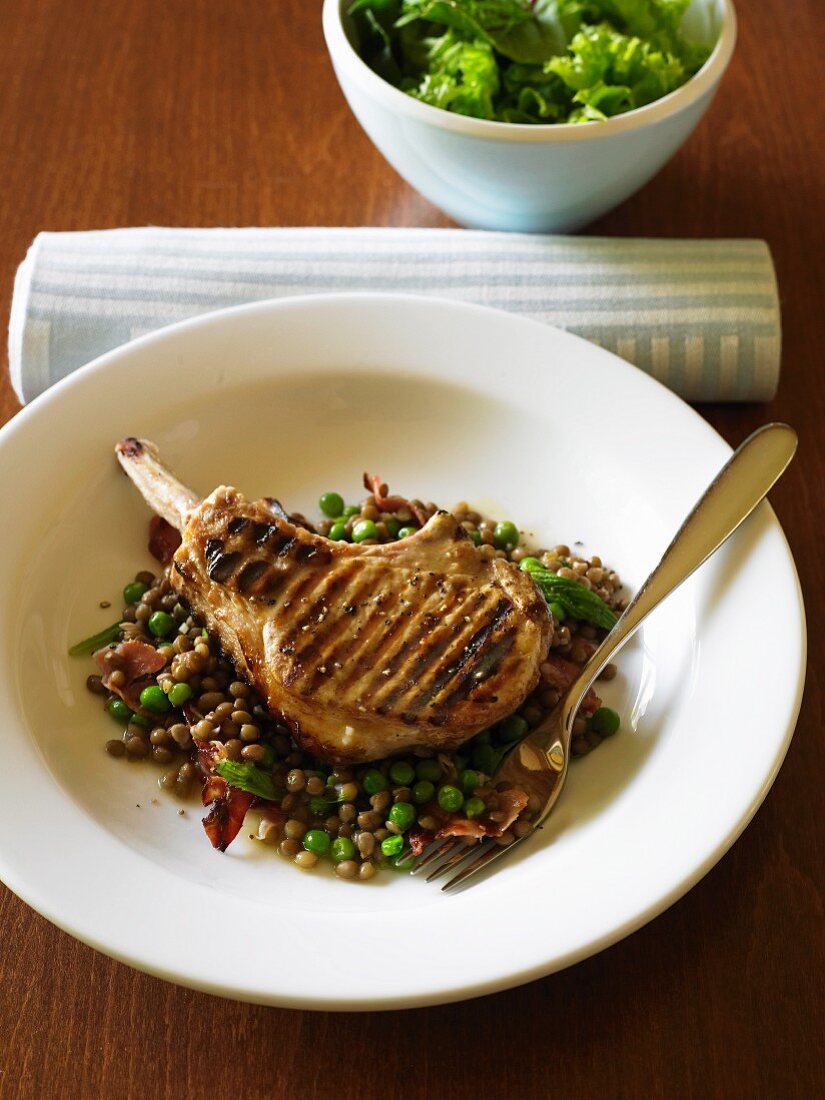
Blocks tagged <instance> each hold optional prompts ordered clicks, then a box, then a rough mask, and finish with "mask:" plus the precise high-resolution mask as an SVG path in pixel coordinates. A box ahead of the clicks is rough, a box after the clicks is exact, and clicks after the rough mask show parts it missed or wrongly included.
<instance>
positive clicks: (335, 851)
mask: <svg viewBox="0 0 825 1100" xmlns="http://www.w3.org/2000/svg"><path fill="white" fill-rule="evenodd" d="M324 835H325V836H326V833H325V834H324ZM354 858H355V845H354V844H353V843H352V841H351V840H350V838H349V837H348V836H339V837H337V838H336V839H335V840H333V842H332V859H333V861H334V862H335V863H343V862H344V860H345V859H354Z"/></svg>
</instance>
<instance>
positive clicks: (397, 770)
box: [390, 760, 415, 787]
mask: <svg viewBox="0 0 825 1100" xmlns="http://www.w3.org/2000/svg"><path fill="white" fill-rule="evenodd" d="M390 779H391V780H392V781H393V783H395V785H396V786H398V787H407V786H409V784H410V783H412V781H413V779H415V768H414V767H413V766H412V764H408V763H407V762H406V760H396V762H395V763H394V764H393V765H392V767H391V768H390Z"/></svg>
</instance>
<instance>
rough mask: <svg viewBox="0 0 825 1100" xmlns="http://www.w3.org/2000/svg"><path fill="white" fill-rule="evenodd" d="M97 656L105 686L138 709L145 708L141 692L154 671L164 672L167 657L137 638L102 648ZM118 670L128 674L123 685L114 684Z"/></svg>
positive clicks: (134, 708) (95, 657)
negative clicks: (114, 675) (113, 677)
mask: <svg viewBox="0 0 825 1100" xmlns="http://www.w3.org/2000/svg"><path fill="white" fill-rule="evenodd" d="M94 659H95V661H96V662H97V667H98V668H99V669H100V673H101V678H102V680H103V686H104V687H105V688H107V689H108V690H109V691H113V692H114V693H115V694H116V695H119V696H120V698H121V699H122V700H123V702H124V703H126V705H127V706H128V707H130V708H131V709H132V710H134V711H140V710H141V706H140V693H141V691H143V689H144V688H145V687H146V686H147V684H149V683H150V682H151V679H152V675H153V673H155V672H160V670H161V669H162V668H163V666H164V665H165V664H166V658H165V657H164V656H163V654H162V653H158V651H157V650H156V649H155V647H154V646H152V645H149V644H148V643H147V642H141V641H140V640H139V639H134V638H132V639H129V640H127V641H124V642H118V644H117V645H113V646H107V647H106V648H105V649H99V650H98V651H97V653H95V654H94ZM114 672H122V673H123V675H124V676H125V677H126V679H125V682H124V683H123V684H120V685H117V684H113V683H112V673H114Z"/></svg>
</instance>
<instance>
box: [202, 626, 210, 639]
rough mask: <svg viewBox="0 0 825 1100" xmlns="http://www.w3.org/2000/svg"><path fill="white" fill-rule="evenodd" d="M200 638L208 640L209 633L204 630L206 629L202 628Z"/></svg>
mask: <svg viewBox="0 0 825 1100" xmlns="http://www.w3.org/2000/svg"><path fill="white" fill-rule="evenodd" d="M201 637H202V638H208V637H209V631H208V630H207V629H206V627H204V628H203V630H202V631H201Z"/></svg>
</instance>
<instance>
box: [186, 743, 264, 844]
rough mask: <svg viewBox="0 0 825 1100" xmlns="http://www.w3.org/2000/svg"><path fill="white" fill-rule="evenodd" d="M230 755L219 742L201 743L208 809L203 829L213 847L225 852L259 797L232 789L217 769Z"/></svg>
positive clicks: (200, 750)
mask: <svg viewBox="0 0 825 1100" xmlns="http://www.w3.org/2000/svg"><path fill="white" fill-rule="evenodd" d="M225 755H226V753H225V751H224V747H223V745H222V744H221V743H220V742H219V741H206V742H203V741H201V742H199V743H198V763H199V764H200V766H201V771H202V772H203V776H204V781H203V788H202V790H201V801H202V802H203V804H204V806H206V808H207V811H208V812H207V814H206V817H204V819H203V828H204V831H205V832H206V835H207V836H208V837H209V840H210V842H211V844H212V847H213V848H217V849H218V851H219V852H225V851H226V849H227V848H228V847H229V845H230V844H231V843H232V841H233V840H234V839H235V837H236V836H237V835H238V833H239V832H240V830H241V826H242V825H243V822H244V818H245V817H246V813H247V810H249V808H250V806H251V805H252V803H253V802H254V801H255V795H254V794H249V792H248V791H242V790H239V789H238V788H237V787H231V786H230V785H229V784H228V783H227V782H226V780H225V779H224V778H223V777H222V776H220V775H218V774H217V773H216V772H215V770H214V768H215V765H216V764H217V763H218V761H219V760H223V758H224V757H225Z"/></svg>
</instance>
